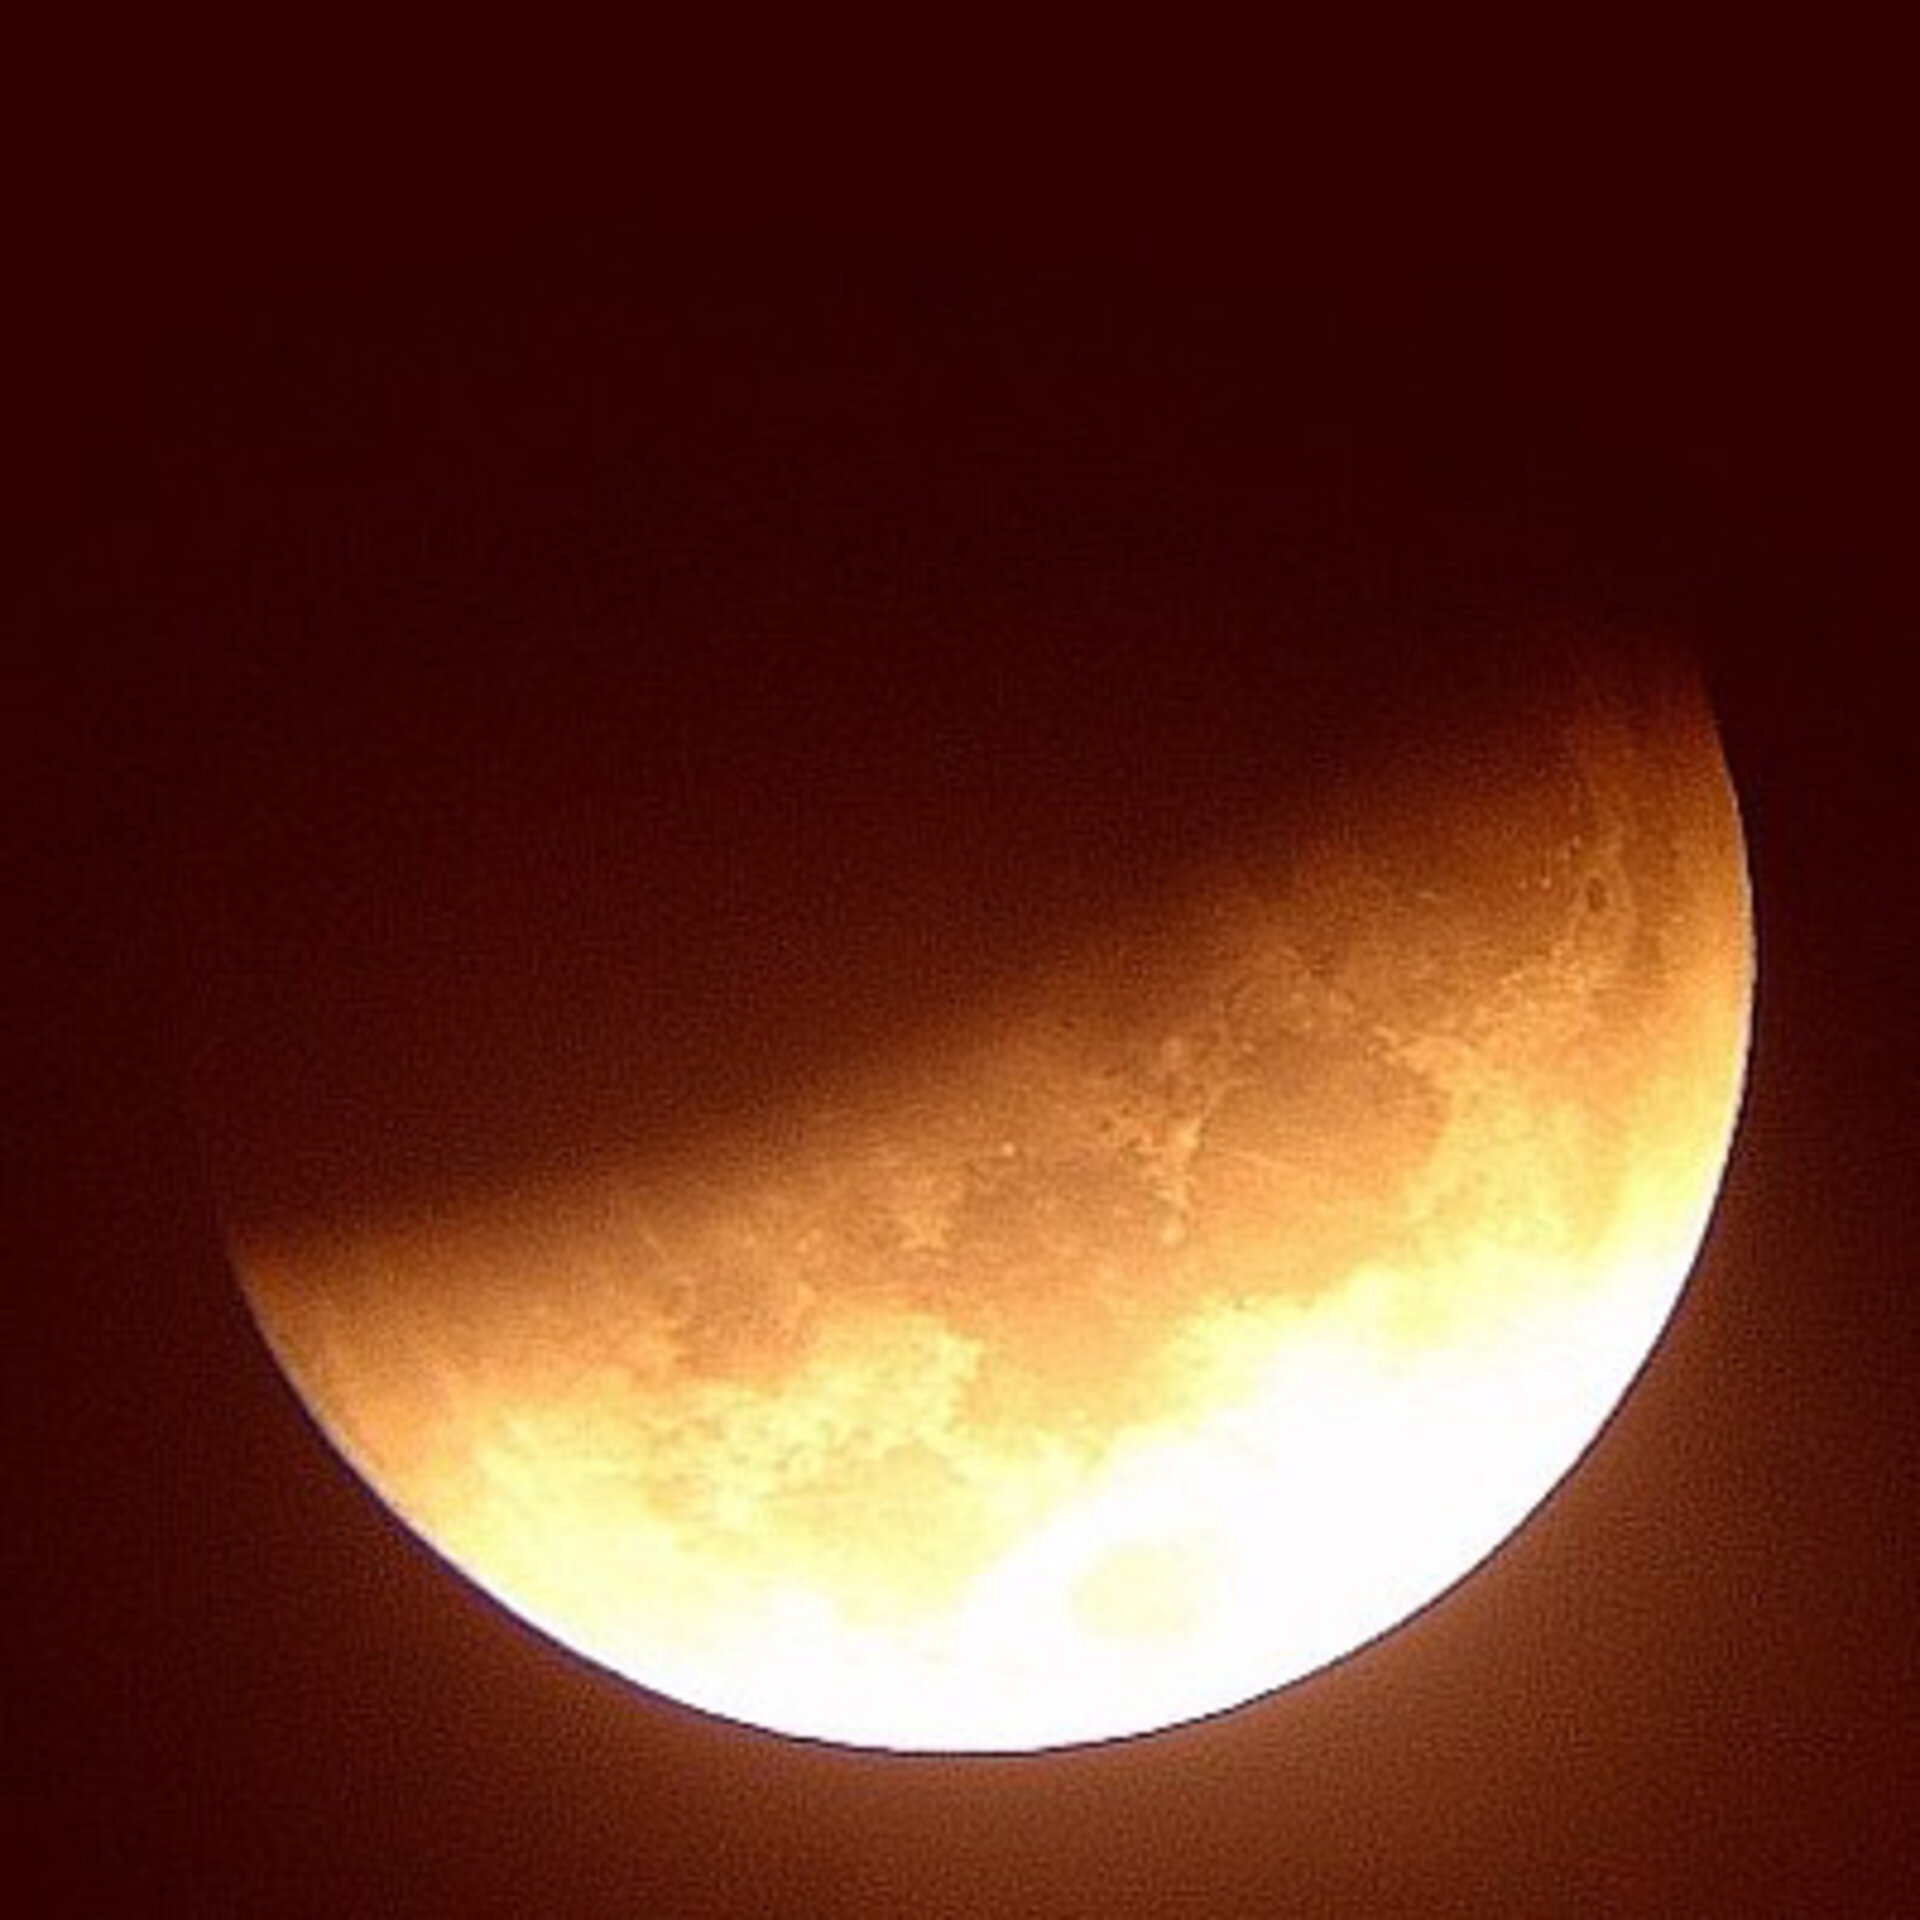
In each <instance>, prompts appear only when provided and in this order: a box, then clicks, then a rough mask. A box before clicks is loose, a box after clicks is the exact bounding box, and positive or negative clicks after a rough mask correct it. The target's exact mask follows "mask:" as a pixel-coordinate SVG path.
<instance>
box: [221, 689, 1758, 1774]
mask: <svg viewBox="0 0 1920 1920" xmlns="http://www.w3.org/2000/svg"><path fill="white" fill-rule="evenodd" d="M1536 749H1537V750H1536ZM1536 761H1538V762H1541V763H1547V762H1550V763H1551V764H1550V766H1549V767H1548V768H1547V771H1545V772H1542V773H1541V774H1540V776H1539V782H1538V784H1536V785H1529V784H1528V783H1527V779H1522V778H1521V777H1520V776H1518V775H1513V774H1510V773H1502V772H1499V771H1498V770H1496V771H1494V772H1486V771H1484V770H1482V769H1479V768H1477V767H1475V766H1471V765H1459V766H1443V767H1441V768H1439V770H1438V771H1434V770H1431V769H1430V770H1429V771H1428V773H1427V774H1426V775H1425V776H1423V778H1424V779H1425V781H1426V784H1425V786H1423V787H1420V788H1419V789H1418V791H1417V792H1415V793H1413V794H1412V796H1411V797H1409V795H1408V794H1405V793H1398V794H1390V795H1387V796H1385V797H1383V798H1382V799H1381V800H1380V803H1379V806H1380V812H1379V813H1378V816H1377V817H1376V816H1375V815H1373V814H1370V813H1369V812H1368V810H1367V807H1366V806H1365V805H1356V806H1355V807H1353V808H1351V809H1349V810H1348V813H1347V815H1345V816H1343V821H1342V823H1341V824H1340V825H1339V826H1338V827H1337V828H1336V827H1328V826H1326V825H1325V824H1324V823H1321V824H1317V825H1316V826H1315V827H1314V828H1313V829H1312V830H1311V831H1310V832H1304V833H1301V834H1297V835H1291V836H1290V835H1289V834H1288V833H1287V831H1286V830H1285V823H1284V822H1281V823H1276V826H1275V829H1274V835H1273V839H1272V843H1271V854H1270V857H1267V856H1264V855H1263V854H1262V852H1261V850H1260V847H1259V845H1258V843H1257V842H1256V843H1250V844H1248V845H1240V846H1236V847H1234V848H1233V849H1232V850H1231V851H1230V852H1228V853H1222V854H1220V855H1219V856H1218V857H1206V858H1200V859H1197V860H1196V862H1195V863H1194V867H1193V869H1192V871H1191V872H1190V873H1189V874H1188V875H1187V877H1186V878H1185V880H1184V881H1183V882H1182V883H1181V884H1180V885H1179V886H1178V887H1174V888H1169V889H1165V890H1163V891H1161V892H1160V893H1159V894H1157V895H1156V896H1155V897H1154V898H1152V899H1151V900H1145V901H1143V902H1142V903H1141V906H1140V911H1139V912H1138V914H1137V915H1135V916H1134V917H1133V918H1131V919H1128V920H1125V921H1124V922H1123V921H1120V920H1114V921H1112V922H1110V923H1108V924H1103V925H1101V926H1100V927H1098V928H1097V929H1092V930H1089V932H1088V934H1087V936H1086V938H1085V939H1084V940H1081V941H1080V942H1078V943H1077V944H1070V945H1068V946H1065V947H1063V948H1062V950H1061V951H1060V952H1058V953H1057V954H1056V955H1054V956H1053V957H1051V958H1050V959H1049V960H1048V961H1047V962H1046V964H1044V965H1041V966H1036V967H1034V968H1033V969H1031V970H1030V971H1028V972H1027V973H1025V974H1024V975H1023V976H1022V977H1020V978H1018V979H1015V980H1012V981H1010V982H1008V983H1006V984H1004V985H1003V986H1001V987H1000V988H998V989H997V990H996V991H995V992H994V993H992V994H990V995H986V996H983V997H982V998H981V999H980V1000H979V1002H978V1003H976V1004H972V1005H970V1006H968V1007H967V1008H966V1009H965V1011H964V1015H963V1016H961V1017H957V1018H956V1019H955V1020H954V1021H952V1022H951V1023H950V1024H949V1025H948V1026H947V1027H945V1028H944V1029H942V1030H939V1031H932V1030H928V1031H927V1032H925V1033H923V1034H921V1035H920V1036H918V1037H917V1038H912V1039H909V1040H907V1041H903V1042H902V1044H901V1047H900V1049H899V1050H898V1051H896V1052H895V1053H893V1054H890V1055H889V1056H888V1057H886V1058H884V1059H869V1060H867V1061H866V1062H865V1063H864V1064H863V1065H861V1066H860V1067H859V1069H858V1070H857V1071H854V1070H850V1071H849V1072H847V1073H846V1074H844V1075H841V1076H840V1077H838V1078H837V1079H833V1078H829V1079H825V1080H822V1081H821V1082H820V1083H819V1084H818V1085H816V1086H814V1087H811V1088H809V1090H808V1092H807V1095H806V1098H805V1099H804V1100H801V1101H797V1102H796V1103H795V1104H794V1105H793V1106H792V1107H791V1108H790V1109H788V1110H783V1111H782V1112H780V1113H778V1114H772V1115H768V1116H765V1118H764V1123H761V1122H759V1121H755V1120H752V1119H742V1120H740V1121H739V1123H738V1124H737V1125H736V1126H735V1127H734V1128H733V1130H732V1131H731V1133H729V1134H728V1135H727V1136H725V1137H702V1138H701V1139H699V1140H690V1141H688V1142H687V1143H685V1144H684V1145H683V1146H682V1147H681V1148H680V1149H679V1151H680V1154H681V1163H680V1164H679V1165H677V1167H676V1166H674V1165H673V1164H671V1163H670V1162H669V1161H667V1160H664V1159H663V1158H662V1156H661V1155H660V1154H659V1153H654V1154H652V1155H651V1157H650V1158H649V1159H648V1160H647V1162H646V1165H645V1166H644V1168H642V1167H640V1166H639V1165H638V1163H637V1162H635V1163H634V1164H632V1165H629V1164H627V1163H624V1162H622V1161H621V1160H620V1159H619V1158H618V1156H613V1157H611V1158H606V1159H603V1160H602V1161H601V1162H599V1163H597V1164H595V1165H594V1166H593V1167H592V1168H591V1169H590V1170H587V1171H583V1172H582V1173H581V1174H580V1175H579V1176H578V1177H577V1178H571V1179H562V1178H558V1177H553V1178H547V1179H545V1180H542V1181H539V1182H530V1183H529V1184H528V1185H527V1186H526V1187H524V1188H523V1189H521V1190H518V1191H514V1192H511V1193H503V1194H500V1195H498V1196H496V1197H494V1198H492V1199H490V1200H486V1201H481V1200H471V1201H468V1202H466V1203H463V1204H462V1205H460V1206H458V1207H452V1208H447V1209H433V1208H426V1207H422V1208H418V1209H414V1210H411V1211H407V1212H402V1213H397V1214H393V1215H388V1216H384V1217H379V1218H374V1219H363V1218H359V1217H353V1216H351V1215H349V1214H342V1215H340V1216H339V1217H335V1218H328V1219H325V1220H310V1221H307V1222H305V1223H303V1224H302V1225H300V1226H299V1227H297V1228H292V1227H285V1226H279V1227H273V1228H268V1227H265V1226H256V1225H254V1224H252V1223H250V1222H249V1221H248V1220H247V1219H246V1218H245V1217H244V1210H241V1212H239V1213H238V1214H236V1217H235V1219H234V1223H233V1237H234V1243H235V1247H236V1253H237V1256H238V1261H239V1265H240V1267H241V1271H242V1275H243V1280H244V1284H245V1287H246V1290H247V1293H248V1296H249V1299H250V1301H251V1303H252V1306H253V1308H254V1311H255V1313H256V1316H257V1318H258V1320H259V1323H260V1325H261V1327H262V1329H263V1331H264V1333H265V1335H266V1337H267V1339H268V1341H269V1343H270V1345H271V1346H272V1349H273V1351H274V1353H275V1354H276V1356H277V1357H278V1359H279V1361H280V1363H281V1365H282V1367H283V1368H284V1370H285V1371H286V1373H287V1374H288V1376H289V1377H290V1378H291V1380H292V1381H293V1383H294V1384H295V1386H296V1388H297V1389H298V1391H299V1393H300V1395H301V1396H302V1398H303V1400H304V1401H305V1403H306V1404H307V1406H308V1407H309V1408H310V1409H311V1410H312V1412H313V1414H314V1415H315V1417H316V1418H317V1419H318V1421H319V1423H320V1425H321V1426H322V1428H323V1429H324V1430H325V1432H326V1433H327V1434H328V1435H329V1436H330V1438H331V1439H332V1440H333V1441H334V1442H335V1444H336V1445H337V1446H338V1447H339V1449H340V1450H341V1452H342V1453H343V1454H344V1455H345V1456H346V1458H347V1459H348V1460H349V1461H350V1462H351V1463H352V1464H353V1466H354V1467H355V1468H356V1469H357V1470H358V1471H359V1473H360V1474H361V1475H362V1476H364V1478H365V1479H366V1480H367V1482H368V1483H369V1484H370V1485H371V1486H372V1487H373V1488H374V1489H375V1491H376V1492H377V1493H378V1494H379V1495H380V1496H381V1497H382V1498H383V1499H384V1500H385V1501H386V1502H388V1503H389V1504H390V1505H391V1506H392V1508H393V1509H394V1510H395V1511H396V1512H397V1513H398V1514H399V1515H401V1516H402V1517H403V1518H404V1519H405V1520H406V1521H407V1522H408V1523H409V1525H411V1526H412V1527H413V1528H414V1529H415V1530H416V1531H417V1532H418V1533H419V1534H420V1535H421V1536H422V1537H423V1538H424V1539H426V1540H427V1541H428V1542H430V1543H431V1544H432V1545H433V1546H434V1547H435V1548H436V1549H438V1551H439V1552H440V1553H442V1554H443V1555H444V1556H445V1557H446V1558H447V1559H448V1560H449V1561H451V1562H452V1563H453V1564H454V1565H455V1566H456V1567H458V1568H460V1569H462V1570H463V1571H464V1572H465V1573H466V1574H467V1575H469V1576H470V1577H471V1578H472V1579H473V1580H475V1581H476V1582H478V1583H479V1584H480V1585H481V1586H482V1587H483V1588H485V1589H486V1590H487V1591H488V1592H490V1593H491V1594H493V1595H494V1596H496V1597H497V1598H498V1599H499V1600H500V1601H501V1602H503V1603H504V1604H505V1605H506V1606H507V1607H509V1608H510V1609H512V1610H513V1611H514V1612H515V1613H517V1614H519V1615H521V1616H523V1617H524V1618H525V1619H526V1620H528V1621H530V1622H531V1623H533V1624H534V1625H535V1626H537V1627H539V1628H541V1629H542V1630H544V1631H545V1632H546V1633H547V1634H549V1635H551V1636H552V1637H554V1638H555V1639H557V1640H559V1641H561V1642H562V1643H564V1644H565V1645H567V1646H569V1647H571V1648H573V1649H576V1650H577V1651H578V1652H580V1653H581V1654H583V1655H585V1656H587V1657H588V1658H589V1659H591V1660H593V1661H595V1662H597V1663H599V1664H601V1665H603V1666H605V1667H608V1668H611V1669H613V1670H614V1671H616V1672H618V1673H621V1674H624V1675H627V1676H629V1677H631V1678H632V1679H633V1680H635V1681H637V1682H639V1683H641V1684H643V1685H645V1686H647V1687H649V1688H653V1689H656V1690H658V1691H660V1692H663V1693H665V1694H668V1695H671V1696H672V1697H674V1698H676V1699H678V1700H681V1701H684V1702H687V1703H690V1704H692V1705H694V1706H697V1707H700V1708H703V1709H706V1710H709V1711H712V1712H715V1713H718V1714H721V1715H724V1716H728V1717H730V1718H734V1719H738V1720H742V1721H746V1722H750V1723H752V1724H755V1725H758V1726H761V1727H765V1728H769V1729H774V1730H778V1731H782V1732H786V1733H791V1734H797V1735H802V1736H808V1737H814V1738H823V1739H828V1740H833V1741H841V1742H848V1743H854V1744H859V1745H868V1746H877V1747H886V1748H894V1749H923V1750H940V1751H955V1750H1011V1749H1033V1748H1044V1747H1050V1746H1058V1745H1064V1744H1071V1743H1077V1742H1085V1741H1096V1740H1102V1739H1107V1738H1111V1737H1115V1736H1120V1735H1125V1734H1130V1733H1135V1732H1139V1731H1143V1730H1148V1729H1153V1728H1158V1727H1163V1726H1167V1725H1169V1724H1173V1723H1177V1722H1180V1721H1184V1720H1189V1719H1192V1718H1195V1717H1198V1716H1201V1715H1205V1714H1209V1713H1212V1712H1216V1711H1219V1710H1221V1709H1224V1708H1227V1707H1230V1706H1233V1705H1235V1704H1238V1703H1240V1702H1243V1701H1246V1700H1248V1699H1251V1698H1253V1697H1255V1696H1258V1695H1261V1694H1265V1693H1268V1692H1270V1691H1272V1690H1273V1689H1275V1688H1277V1687H1279V1686H1281V1685H1283V1684H1285V1683H1287V1682H1289V1681H1292V1680H1295V1679H1297V1678H1299V1677H1300V1676H1303V1675H1306V1674H1308V1673H1311V1672H1313V1671H1314V1670H1315V1669H1317V1668H1319V1667H1321V1666H1324V1665H1325V1664H1326V1663H1328V1662H1330V1661H1333V1660H1335V1659H1337V1658H1339V1657H1340V1656H1341V1655H1343V1654H1345V1653H1347V1652H1349V1651H1351V1650H1352V1649H1354V1648H1356V1647H1358V1646H1360V1645H1362V1644H1363V1643H1365V1642H1366V1641H1368V1640H1369V1639H1371V1638H1373V1637H1375V1636H1377V1635H1379V1634H1381V1633H1383V1632H1384V1631H1386V1630H1387V1629H1389V1628H1391V1627H1393V1626H1394V1625H1395V1624H1396V1623H1398V1622H1399V1621H1401V1620H1403V1619H1405V1618H1406V1617H1407V1616H1408V1614H1410V1613H1411V1612H1413V1611H1415V1610H1416V1609H1418V1608H1420V1607H1421V1606H1422V1605H1424V1604H1425V1603H1427V1602H1428V1601H1430V1600H1432V1599H1433V1598H1434V1597H1435V1596H1436V1595H1438V1594H1439V1593H1441V1592H1442V1591H1444V1590H1445V1589H1446V1588H1448V1587H1449V1586H1450V1585H1451V1584H1452V1583H1454V1582H1455V1581H1457V1580H1458V1579H1459V1578H1460V1577H1461V1576H1462V1575H1463V1574H1465V1573H1467V1572H1468V1571H1469V1570H1470V1569H1471V1568H1472V1567H1474V1566H1475V1565H1476V1564H1477V1563H1478V1562H1479V1561H1480V1560H1481V1559H1483V1558H1484V1557H1485V1556H1486V1555H1487V1554H1488V1553H1490V1552H1491V1551H1492V1550H1493V1549H1494V1548H1495V1547H1496V1546H1498V1545H1499V1543H1500V1542H1501V1541H1502V1540H1503V1539H1504V1538H1506V1537H1507V1535H1508V1534H1510V1533H1511V1532H1512V1530H1513V1529H1514V1528H1515V1527H1516V1526H1517V1525H1518V1524H1519V1523H1520V1522H1521V1521H1522V1520H1523V1519H1524V1518H1525V1516H1526V1515H1527V1514H1528V1513H1529V1512H1530V1511H1531V1510H1532V1509H1533V1508H1534V1507H1535V1506H1537V1505H1538V1503H1539V1502H1540V1501H1541V1500H1542V1499H1543V1498H1544V1497H1545V1496H1546V1495H1547V1493H1548V1492H1549V1491H1550V1490H1551V1488H1552V1487H1553V1486H1554V1485H1555V1483H1556V1482H1557V1481H1558V1480H1559V1479H1560V1478H1561V1476H1562V1475H1563V1474H1565V1473H1566V1472H1567V1470H1568V1469H1569V1468H1570V1467H1571V1466H1573V1464H1574V1463H1575V1461H1576V1460H1577V1459H1578V1457H1579V1456H1580V1454H1581V1453H1582V1451H1583V1450H1584V1449H1585V1448H1586V1447H1587V1445H1588V1444H1589V1443H1590V1442H1591V1441H1592V1439H1593V1438H1594V1436H1595V1434H1596V1432H1597V1431H1598V1429H1599V1428H1600V1426H1601V1425H1602V1423H1603V1422H1604V1421H1605V1420H1606V1418H1607V1417H1608V1415H1609V1413H1610V1412H1611V1410H1612V1409H1613V1407H1614V1406H1615V1404H1616V1403H1617V1402H1618V1400H1619V1399H1620V1397H1621V1395H1622V1394H1623V1392H1624V1391H1625V1390H1626V1388H1627V1386H1628V1385H1629V1383H1630V1382H1631V1380H1632V1378H1633V1376H1634V1374H1635V1373H1636V1371H1637V1370H1638V1368H1639V1367H1640V1365H1641V1364H1642V1362H1643V1361H1644V1360H1645V1358H1646V1356H1647V1355H1648V1353H1649V1351H1650V1349H1651V1348H1652V1346H1653V1344H1654V1342H1655V1341H1656V1339H1657V1338H1658V1336H1659V1333H1660V1331H1661V1328H1662V1326H1663V1325H1664V1324H1665V1322H1666V1320H1667V1317H1668V1315H1669V1314H1670V1312H1671V1311H1672V1309H1673V1307H1674V1305H1675V1302H1676V1300H1677V1298H1678V1296H1679V1293H1680V1290H1681V1288H1682V1286H1683V1284H1684V1282H1685V1278H1686V1275H1687V1272H1688V1270H1689V1268H1690V1266H1691V1264H1692V1261H1693V1259H1694V1256H1695V1254H1696V1252H1697V1250H1698V1247H1699V1245H1700V1242H1701V1239H1702V1236H1703V1234H1704V1232H1705V1229H1706V1224H1707V1220H1708V1216H1709V1212H1710V1209H1711V1206H1712V1202H1713V1197H1714V1193H1715V1190H1716V1187H1717V1184H1718V1181H1719V1177H1720V1173H1721V1169H1722V1166H1723V1164H1724V1161H1725V1158H1726V1155H1727V1152H1728V1148H1729V1143H1730V1139H1731V1133H1732V1128H1733V1124H1734V1119H1735V1114H1736V1110H1737V1106H1738V1101H1739V1093H1740V1084H1741V1079H1742V1075H1743V1072H1744V1065H1745V1056H1746V1044H1747V1024H1748V1017H1749V1003H1750V998H1751V985H1752V950H1751V915H1750V909H1749V901H1748V896H1747V884H1746V874H1745V861H1744V854H1743V849H1742V845H1741V838H1740V829H1739V824H1738V818H1737V813H1736V808H1735V804H1734V800H1733V795H1732V791H1731V786H1730V783H1729V781H1728V778H1727V774H1726V770H1725V767H1724V764H1723V762H1722V759H1721V755H1720V749H1719V743H1718V739H1717V736H1716V734H1715V730H1714V727H1713V723H1712V720H1711V717H1710V715H1709V714H1708V712H1707V710H1706V707H1705V704H1704V701H1703V700H1702V699H1701V698H1700V696H1699V695H1698V693H1697V692H1696V691H1694V690H1692V689H1691V687H1690V686H1689V687H1681V686H1678V685H1677V684H1673V685H1670V684H1667V683H1664V682H1663V683H1662V686H1661V689H1660V691H1659V694H1658V697H1657V698H1653V699H1650V700H1649V699H1641V700H1640V701H1639V703H1638V705H1637V706H1633V707H1632V709H1631V711H1630V703H1629V701H1628V700H1627V699H1626V697H1625V696H1624V695H1617V694H1616V693H1614V692H1612V691H1608V690H1605V689H1600V690H1590V691H1589V692H1588V693H1587V694H1586V695H1585V696H1583V701H1582V704H1581V705H1580V706H1579V708H1578V710H1577V711H1575V712H1573V713H1572V714H1571V715H1570V716H1569V717H1568V718H1567V719H1566V721H1565V724H1564V726H1563V727H1562V728H1561V729H1560V730H1559V732H1558V733H1557V735H1556V736H1555V737H1554V738H1552V739H1550V740H1548V741H1546V742H1544V743H1534V745H1533V746H1529V745H1528V744H1527V743H1521V744H1520V745H1519V746H1518V747H1516V748H1515V750H1514V753H1513V756H1512V765H1513V766H1517V767H1521V768H1523V769H1524V768H1527V767H1530V766H1532V765H1533V764H1534V763H1535V762H1536ZM1528 778H1531V776H1528ZM1489 783H1491V784H1489Z"/></svg>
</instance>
